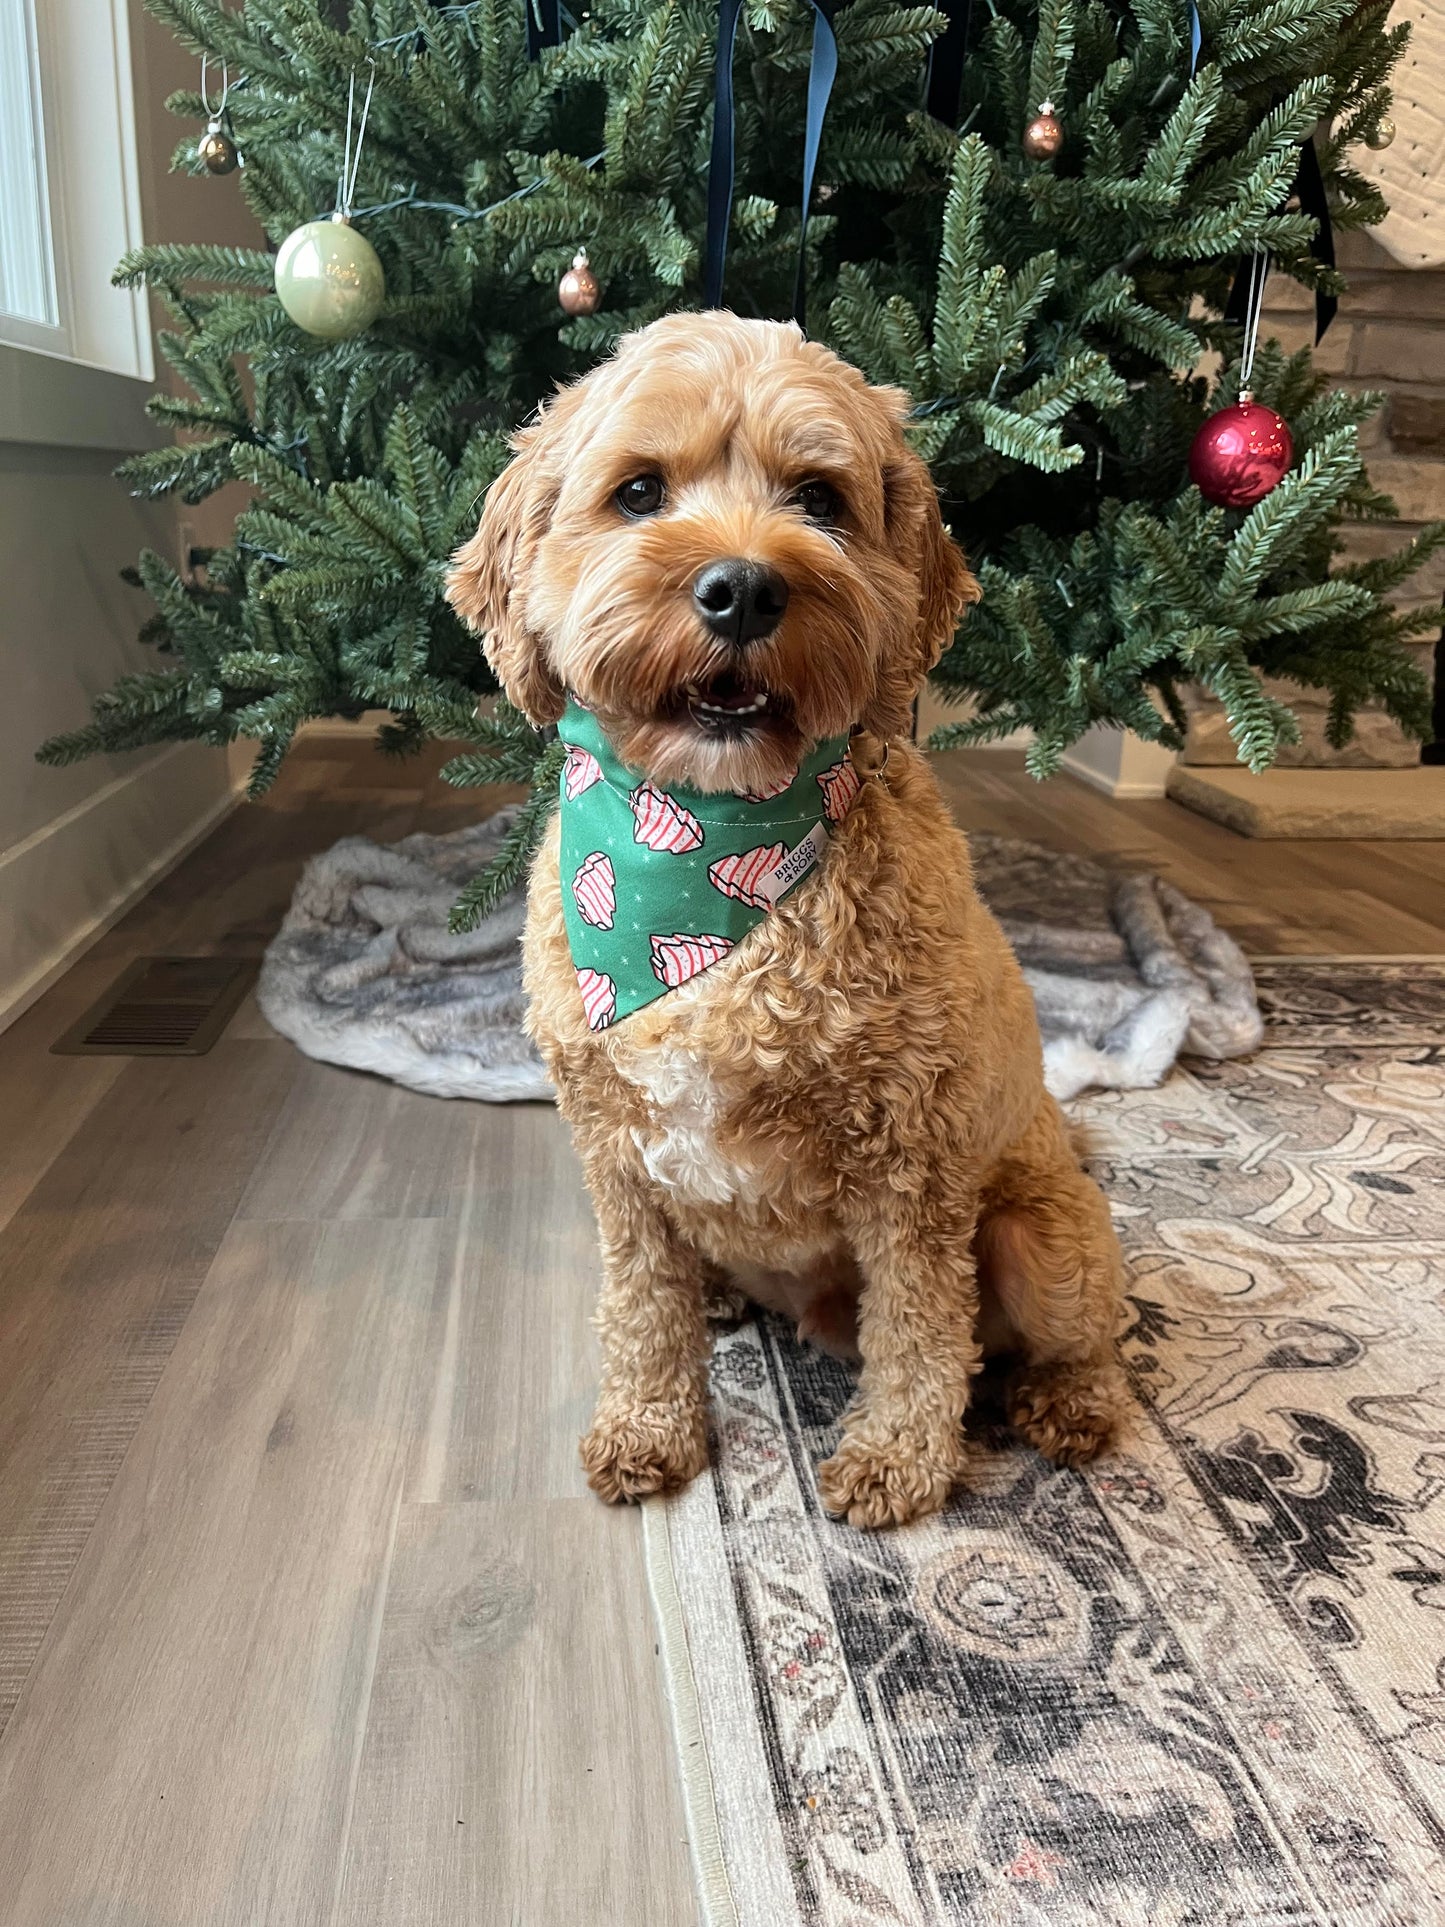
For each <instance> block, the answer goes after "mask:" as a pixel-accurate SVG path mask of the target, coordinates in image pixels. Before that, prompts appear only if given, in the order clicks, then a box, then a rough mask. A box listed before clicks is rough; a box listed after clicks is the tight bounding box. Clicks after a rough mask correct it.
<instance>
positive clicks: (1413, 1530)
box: [647, 961, 1445, 1927]
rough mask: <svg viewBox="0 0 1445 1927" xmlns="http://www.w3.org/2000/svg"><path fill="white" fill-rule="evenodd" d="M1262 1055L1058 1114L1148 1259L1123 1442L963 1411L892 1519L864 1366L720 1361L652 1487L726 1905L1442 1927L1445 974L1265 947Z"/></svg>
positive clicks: (1161, 1921) (674, 1639)
mask: <svg viewBox="0 0 1445 1927" xmlns="http://www.w3.org/2000/svg"><path fill="white" fill-rule="evenodd" d="M1257 976H1258V980H1259V987H1260V993H1261V1001H1262V1003H1263V1005H1264V1007H1265V1010H1266V1014H1267V1018H1268V1024H1269V1029H1268V1032H1267V1043H1266V1046H1265V1048H1264V1049H1262V1050H1261V1051H1260V1052H1259V1053H1258V1054H1257V1055H1256V1056H1255V1057H1253V1058H1252V1059H1251V1060H1249V1061H1247V1062H1234V1063H1202V1062H1198V1061H1195V1062H1191V1063H1189V1064H1187V1066H1186V1067H1185V1068H1183V1069H1180V1070H1176V1071H1175V1073H1174V1075H1173V1076H1172V1077H1171V1078H1170V1080H1169V1081H1168V1082H1167V1083H1166V1084H1164V1085H1163V1086H1162V1087H1161V1088H1159V1089H1157V1090H1152V1091H1129V1092H1109V1093H1105V1094H1099V1095H1095V1096H1093V1097H1090V1098H1088V1099H1087V1100H1083V1101H1081V1102H1080V1103H1079V1104H1078V1105H1076V1106H1075V1107H1074V1109H1075V1111H1076V1113H1077V1114H1078V1115H1079V1116H1081V1117H1083V1118H1084V1119H1086V1120H1087V1121H1088V1122H1089V1123H1090V1124H1091V1125H1092V1126H1093V1127H1094V1130H1095V1133H1096V1137H1097V1140H1098V1143H1099V1146H1100V1155H1099V1159H1098V1162H1097V1166H1096V1168H1097V1170H1098V1173H1099V1176H1100V1178H1101V1179H1102V1181H1103V1183H1104V1184H1105V1187H1106V1188H1107V1190H1108V1191H1109V1194H1110V1196H1111V1198H1112V1199H1113V1200H1114V1204H1115V1209H1116V1213H1117V1216H1118V1221H1119V1225H1120V1229H1121V1233H1122V1235H1123V1237H1124V1239H1125V1242H1126V1248H1127V1251H1128V1254H1129V1259H1130V1266H1131V1272H1132V1286H1131V1299H1130V1320H1129V1325H1128V1330H1127V1335H1126V1337H1125V1340H1124V1350H1125V1355H1126V1358H1127V1361H1128V1365H1129V1369H1130V1373H1131V1377H1132V1382H1133V1386H1134V1390H1135V1393H1136V1395H1137V1399H1138V1413H1137V1423H1136V1426H1135V1430H1134V1436H1133V1437H1132V1438H1131V1440H1130V1441H1129V1444H1128V1447H1127V1449H1126V1451H1125V1452H1124V1453H1123V1454H1122V1455H1120V1456H1118V1457H1115V1458H1114V1459H1112V1460H1111V1461H1110V1462H1108V1463H1106V1464H1104V1465H1101V1466H1099V1467H1097V1468H1094V1469H1093V1470H1092V1471H1091V1472H1089V1473H1087V1474H1083V1475H1080V1474H1075V1473H1070V1472H1060V1471H1056V1470H1054V1469H1053V1468H1052V1467H1050V1466H1048V1465H1047V1464H1045V1463H1044V1462H1043V1461H1042V1460H1041V1459H1039V1458H1038V1457H1037V1456H1036V1455H1034V1454H1033V1453H1032V1452H1030V1451H1029V1450H1027V1449H1026V1448H1024V1447H1022V1446H1020V1445H1019V1444H1018V1443H1017V1442H1015V1441H1014V1440H1012V1439H1011V1438H1010V1437H1009V1435H1008V1434H1006V1433H1005V1432H1004V1431H1003V1430H1001V1429H1000V1428H999V1427H998V1425H997V1423H996V1422H995V1420H994V1419H993V1418H992V1417H991V1416H990V1413H989V1411H988V1409H987V1392H985V1395H984V1399H983V1401H982V1402H981V1409H980V1412H979V1414H978V1415H977V1416H975V1417H973V1418H971V1419H970V1427H971V1430H972V1431H973V1432H974V1434H975V1437H976V1449H977V1462H976V1470H975V1473H974V1477H973V1482H972V1488H971V1490H970V1491H969V1492H967V1493H966V1494H963V1495H961V1496H959V1497H958V1498H956V1499H955V1501H954V1503H953V1504H952V1506H951V1507H950V1509H949V1511H948V1512H947V1513H946V1514H945V1515H944V1516H943V1517H942V1518H940V1519H937V1520H933V1521H930V1522H928V1523H927V1524H925V1525H921V1526H917V1527H912V1528H909V1529H907V1530H905V1531H903V1532H899V1533H895V1534H892V1535H888V1536H867V1535H864V1534H861V1533H857V1532H853V1531H850V1530H849V1529H848V1528H846V1527H844V1526H839V1525H835V1524H833V1523H832V1522H830V1521H829V1520H828V1519H826V1518H825V1517H823V1516H822V1515H821V1514H820V1512H819V1509H818V1504H817V1499H816V1495H815V1488H814V1483H813V1469H814V1467H815V1466H816V1464H817V1462H818V1461H819V1460H820V1459H822V1458H824V1457H825V1456H826V1455H827V1454H828V1453H829V1452H830V1451H831V1450H832V1449H833V1446H834V1444H835V1441H836V1439H837V1434H838V1420H839V1415H840V1413H841V1411H842V1409H843V1407H844V1405H845V1403H846V1401H847V1398H848V1393H849V1375H848V1373H847V1371H846V1370H845V1369H844V1368H843V1367H841V1366H839V1365H837V1364H835V1363H834V1362H833V1361H831V1360H830V1359H827V1358H824V1357H822V1356H821V1355H820V1354H818V1353H816V1352H814V1351H812V1350H811V1349H807V1348H800V1347H799V1346H798V1345H797V1344H796V1343H795V1342H793V1340H792V1338H791V1337H790V1335H789V1333H788V1331H787V1329H786V1328H785V1327H784V1326H783V1325H782V1324H779V1323H775V1322H769V1323H766V1324H763V1325H755V1324H752V1323H748V1324H745V1325H743V1326H741V1327H739V1328H738V1329H736V1330H732V1331H730V1332H726V1333H724V1334H723V1335H722V1336H721V1337H720V1339H719V1343H718V1346H717V1351H716V1361H715V1366H714V1383H715V1388H716V1401H715V1421H716V1437H715V1440H714V1461H715V1470H714V1473H713V1476H712V1477H711V1478H710V1479H709V1478H704V1479H700V1480H698V1481H697V1482H696V1483H695V1484H694V1485H693V1487H692V1488H691V1489H690V1490H689V1491H688V1492H686V1493H684V1494H682V1495H681V1496H680V1497H678V1498H675V1499H673V1500H670V1501H668V1502H666V1503H665V1504H661V1503H655V1504H653V1505H651V1506H649V1508H648V1509H647V1527H648V1549H649V1562H650V1568H651V1572H652V1577H653V1585H654V1594H655V1598H656V1602H657V1606H658V1612H659V1621H660V1624H661V1626H662V1629H663V1634H664V1642H665V1644H664V1652H665V1656H666V1659H667V1664H668V1670H669V1681H670V1685H671V1688H672V1693H673V1704H674V1712H675V1716H676V1721H677V1727H678V1739H679V1747H680V1754H681V1758H682V1761H683V1769H684V1774H685V1778H686V1780H687V1784H688V1793H689V1806H690V1811H691V1818H692V1826H693V1836H694V1846H695V1851H696V1858H697V1864H698V1870H699V1877H700V1884H701V1887H702V1891H703V1895H704V1901H705V1912H706V1919H707V1922H708V1927H723V1923H726V1927H865V1923H867V1924H868V1927H874V1924H875V1923H883V1922H888V1923H907V1927H944V1924H945V1923H949V1924H952V1923H959V1924H960V1927H962V1924H963V1923H967V1924H968V1927H1065V1924H1067V1927H1133V1924H1134V1923H1139V1924H1140V1927H1145V1923H1147V1927H1304V1924H1305V1923H1311V1924H1312V1927H1320V1924H1327V1927H1438V1923H1440V1922H1442V1921H1445V1861H1442V1844H1445V966H1442V965H1441V964H1440V963H1438V962H1437V963H1433V964H1427V963H1415V962H1409V963H1406V962H1397V963H1373V962H1372V963H1328V964H1325V963H1314V962H1301V961H1285V962H1271V963H1266V964H1263V965H1262V966H1260V967H1259V968H1258V971H1257Z"/></svg>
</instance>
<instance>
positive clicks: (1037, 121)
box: [1024, 100, 1064, 161]
mask: <svg viewBox="0 0 1445 1927" xmlns="http://www.w3.org/2000/svg"><path fill="white" fill-rule="evenodd" d="M1063 144H1064V124H1063V122H1062V121H1061V120H1060V119H1059V117H1058V115H1057V114H1056V113H1055V112H1054V103H1053V102H1052V101H1051V100H1045V101H1040V103H1039V111H1038V113H1037V114H1036V115H1035V117H1034V118H1033V119H1032V120H1031V121H1030V122H1029V124H1028V126H1027V127H1026V128H1025V129H1024V152H1025V153H1026V154H1027V155H1028V157H1029V159H1030V160H1031V161H1051V160H1052V159H1053V158H1054V156H1055V154H1057V153H1058V151H1059V149H1060V148H1061V147H1062V146H1063Z"/></svg>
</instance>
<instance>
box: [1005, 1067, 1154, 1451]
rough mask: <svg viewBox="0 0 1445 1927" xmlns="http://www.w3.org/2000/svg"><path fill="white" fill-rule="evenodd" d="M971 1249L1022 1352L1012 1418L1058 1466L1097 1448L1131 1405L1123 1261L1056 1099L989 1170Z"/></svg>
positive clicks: (1113, 1434)
mask: <svg viewBox="0 0 1445 1927" xmlns="http://www.w3.org/2000/svg"><path fill="white" fill-rule="evenodd" d="M976 1250H977V1257H978V1268H979V1278H980V1286H981V1289H982V1290H983V1292H984V1294H985V1296H986V1297H987V1298H988V1299H990V1300H992V1301H993V1303H994V1305H995V1306H996V1308H997V1311H998V1312H999V1313H1001V1314H1002V1318H1003V1321H1004V1322H1005V1323H1006V1325H1007V1327H1008V1328H1009V1330H1010V1333H1011V1335H1012V1338H1013V1341H1014V1344H1015V1348H1016V1349H1017V1350H1018V1351H1019V1352H1020V1353H1021V1354H1022V1358H1021V1363H1020V1364H1019V1366H1018V1368H1017V1369H1016V1371H1015V1372H1014V1374H1013V1376H1012V1378H1011V1380H1010V1383H1009V1392H1008V1409H1009V1418H1010V1420H1011V1422H1012V1423H1013V1425H1014V1426H1015V1427H1016V1428H1017V1429H1018V1430H1019V1431H1020V1432H1021V1433H1022V1434H1023V1435H1024V1437H1025V1438H1026V1439H1028V1440H1029V1442H1030V1443H1031V1444H1033V1445H1035V1446H1037V1448H1038V1449H1039V1451H1040V1452H1042V1453H1043V1454H1044V1456H1045V1457H1046V1458H1050V1459H1053V1460H1055V1461H1056V1462H1057V1463H1058V1464H1060V1465H1082V1464H1084V1463H1085V1462H1086V1461H1087V1460H1089V1459H1092V1458H1095V1457H1097V1455H1098V1454H1099V1453H1100V1452H1102V1451H1104V1450H1106V1449H1107V1447H1108V1446H1109V1445H1110V1444H1112V1443H1113V1442H1114V1440H1115V1439H1116V1438H1117V1436H1118V1433H1119V1429H1120V1425H1121V1422H1122V1419H1123V1415H1124V1412H1125V1410H1126V1407H1127V1398H1126V1394H1125V1390H1124V1381H1123V1375H1122V1373H1121V1371H1120V1369H1119V1364H1118V1360H1117V1357H1116V1355H1115V1349H1114V1345H1115V1338H1116V1334H1117V1329H1118V1320H1119V1306H1120V1299H1121V1293H1122V1287H1123V1260H1122V1257H1121V1255H1120V1252H1119V1241H1118V1239H1117V1237H1116V1236H1115V1234H1114V1227H1113V1225H1112V1223H1111V1221H1110V1218H1109V1206H1108V1203H1107V1201H1106V1200H1105V1198H1104V1194H1103V1192H1102V1191H1100V1189H1099V1187H1098V1185H1097V1184H1095V1182H1094V1180H1093V1179H1092V1178H1091V1177H1090V1176H1089V1175H1088V1173H1087V1172H1085V1171H1084V1170H1083V1169H1081V1167H1080V1165H1079V1162H1078V1159H1077V1157H1076V1155H1075V1152H1074V1147H1073V1145H1072V1143H1071V1142H1070V1137H1069V1131H1068V1127H1067V1125H1066V1124H1065V1122H1064V1119H1063V1116H1062V1113H1061V1112H1060V1111H1059V1108H1058V1105H1057V1104H1056V1103H1055V1102H1054V1100H1053V1099H1052V1098H1046V1099H1045V1100H1044V1103H1043V1104H1042V1105H1041V1106H1040V1108H1039V1111H1038V1113H1037V1114H1036V1116H1035V1118H1034V1121H1033V1123H1032V1124H1031V1125H1030V1126H1029V1129H1028V1130H1027V1131H1026V1132H1025V1133H1024V1136H1023V1137H1022V1138H1021V1139H1020V1141H1019V1142H1018V1143H1017V1144H1015V1145H1012V1146H1010V1148H1009V1150H1008V1152H1007V1153H1006V1154H1005V1155H1004V1157H1003V1158H1001V1159H1000V1161H999V1164H998V1166H997V1167H996V1168H995V1169H994V1170H993V1171H992V1172H990V1174H989V1178H988V1182H987V1184H986V1185H985V1188H984V1198H983V1206H982V1211H981V1214H980V1220H979V1229H978V1236H977V1241H976Z"/></svg>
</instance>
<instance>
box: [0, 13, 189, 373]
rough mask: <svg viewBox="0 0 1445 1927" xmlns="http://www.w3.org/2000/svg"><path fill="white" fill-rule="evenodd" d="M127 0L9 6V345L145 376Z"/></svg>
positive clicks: (5, 323)
mask: <svg viewBox="0 0 1445 1927" xmlns="http://www.w3.org/2000/svg"><path fill="white" fill-rule="evenodd" d="M140 238H141V223H140V199H139V191H138V178H137V166H136V144H135V111H134V102H133V97H132V90H131V65H130V34H129V27H128V23H127V19H126V5H125V0H0V342H9V343H10V344H12V345H13V346H15V347H19V348H31V349H37V350H39V351H40V352H41V353H43V354H49V355H59V356H63V357H64V358H65V359H67V360H71V361H81V362H86V363H88V364H89V365H90V366H92V367H96V368H107V369H111V370H113V371H114V372H115V373H117V374H122V375H134V376H139V377H141V378H142V379H144V380H149V379H150V377H151V375H152V373H153V367H152V362H151V350H150V332H149V329H148V327H147V324H146V308H145V301H144V297H143V296H141V295H139V294H136V293H133V292H131V291H129V290H126V289H120V288H113V287H112V286H111V285H110V274H111V269H112V268H113V267H114V266H115V263H116V261H117V260H118V259H119V258H120V256H121V255H122V254H124V253H125V252H126V250H127V249H128V248H132V247H135V246H137V245H138V244H139V242H140Z"/></svg>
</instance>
